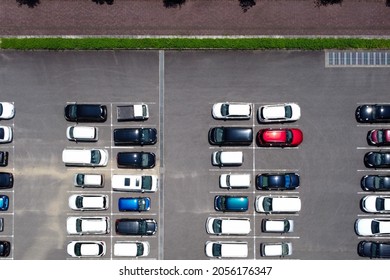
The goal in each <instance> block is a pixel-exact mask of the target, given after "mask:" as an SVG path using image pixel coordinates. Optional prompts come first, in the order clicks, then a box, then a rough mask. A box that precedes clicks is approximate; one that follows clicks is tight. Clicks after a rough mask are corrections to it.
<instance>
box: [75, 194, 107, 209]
mask: <svg viewBox="0 0 390 280" xmlns="http://www.w3.org/2000/svg"><path fill="white" fill-rule="evenodd" d="M69 207H70V209H72V210H81V211H83V210H106V209H108V196H107V195H100V194H88V195H87V194H81V195H79V194H74V195H71V196H70V197H69Z"/></svg>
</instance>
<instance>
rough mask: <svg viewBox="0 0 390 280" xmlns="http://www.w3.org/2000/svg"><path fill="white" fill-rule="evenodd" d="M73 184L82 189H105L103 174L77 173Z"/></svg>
mask: <svg viewBox="0 0 390 280" xmlns="http://www.w3.org/2000/svg"><path fill="white" fill-rule="evenodd" d="M73 184H74V186H75V187H81V188H84V187H86V188H102V187H104V176H103V174H86V173H77V174H75V175H74V178H73Z"/></svg>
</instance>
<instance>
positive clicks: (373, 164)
mask: <svg viewBox="0 0 390 280" xmlns="http://www.w3.org/2000/svg"><path fill="white" fill-rule="evenodd" d="M364 164H365V166H366V167H370V168H390V152H382V151H379V152H368V153H366V154H365V155H364Z"/></svg>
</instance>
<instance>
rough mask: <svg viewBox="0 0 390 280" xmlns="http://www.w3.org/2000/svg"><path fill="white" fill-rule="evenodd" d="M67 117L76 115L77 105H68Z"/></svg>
mask: <svg viewBox="0 0 390 280" xmlns="http://www.w3.org/2000/svg"><path fill="white" fill-rule="evenodd" d="M69 117H71V118H73V119H74V118H76V117H77V106H76V105H73V106H70V109H69Z"/></svg>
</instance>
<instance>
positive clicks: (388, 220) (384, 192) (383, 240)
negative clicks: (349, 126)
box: [355, 104, 390, 258]
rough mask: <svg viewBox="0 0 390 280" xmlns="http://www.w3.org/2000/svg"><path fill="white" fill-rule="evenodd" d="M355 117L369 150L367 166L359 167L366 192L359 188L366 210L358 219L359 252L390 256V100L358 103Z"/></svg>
mask: <svg viewBox="0 0 390 280" xmlns="http://www.w3.org/2000/svg"><path fill="white" fill-rule="evenodd" d="M355 117H356V120H357V121H358V123H359V124H358V127H359V128H362V129H364V130H365V131H366V139H365V142H366V143H367V145H366V146H364V147H360V149H363V150H366V152H365V154H364V156H363V158H362V163H363V164H364V166H365V168H367V169H363V170H358V172H359V171H361V172H364V175H363V176H362V177H361V182H360V185H361V188H362V190H363V192H358V195H359V196H361V195H363V196H361V197H360V209H361V211H363V212H364V214H359V215H358V218H357V219H356V221H355V232H356V234H357V235H358V238H359V240H360V241H359V243H358V245H357V252H358V254H359V255H360V256H361V257H368V258H390V240H389V238H388V235H389V234H390V216H389V214H390V151H389V150H388V146H389V145H390V127H388V125H390V104H361V105H358V106H357V108H356V111H355ZM367 129H368V131H367ZM358 148H359V147H358ZM373 148H374V150H373ZM368 169H369V170H370V171H369V172H368ZM367 173H369V174H367ZM372 193H374V194H372ZM376 193H380V195H377V194H376Z"/></svg>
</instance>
